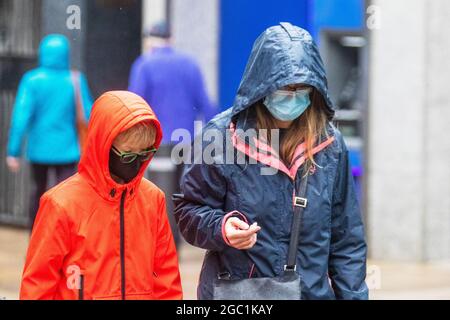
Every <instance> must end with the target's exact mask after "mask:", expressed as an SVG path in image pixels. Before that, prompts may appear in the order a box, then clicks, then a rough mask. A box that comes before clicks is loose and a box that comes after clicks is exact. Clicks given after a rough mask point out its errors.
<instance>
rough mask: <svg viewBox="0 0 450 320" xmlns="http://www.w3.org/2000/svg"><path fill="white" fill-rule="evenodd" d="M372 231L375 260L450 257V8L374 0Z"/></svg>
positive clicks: (420, 0) (438, 0) (413, 0)
mask: <svg viewBox="0 0 450 320" xmlns="http://www.w3.org/2000/svg"><path fill="white" fill-rule="evenodd" d="M372 4H374V5H378V6H379V8H380V10H381V11H380V12H381V25H380V28H379V29H378V30H373V31H372V33H371V52H370V55H371V61H370V72H371V73H370V80H369V83H370V85H369V92H370V97H369V103H370V110H369V118H368V120H369V131H368V135H369V140H368V161H369V163H368V197H367V198H368V228H369V247H370V255H371V257H372V258H375V259H394V260H412V261H426V260H435V259H450V165H449V164H450V139H449V138H448V136H446V135H447V133H448V124H449V123H450V121H449V119H450V95H449V89H448V83H450V64H449V63H448V61H450V37H448V35H446V33H445V30H450V20H449V19H448V14H449V13H450V2H449V1H447V0H433V1H426V0H397V1H389V0H373V1H372Z"/></svg>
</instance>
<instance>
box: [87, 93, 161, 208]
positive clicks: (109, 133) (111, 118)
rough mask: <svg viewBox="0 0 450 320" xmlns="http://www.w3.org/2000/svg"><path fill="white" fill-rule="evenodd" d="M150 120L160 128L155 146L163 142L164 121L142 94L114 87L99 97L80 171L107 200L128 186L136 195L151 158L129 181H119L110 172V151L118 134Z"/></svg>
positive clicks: (117, 197)
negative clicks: (159, 118) (161, 121)
mask: <svg viewBox="0 0 450 320" xmlns="http://www.w3.org/2000/svg"><path fill="white" fill-rule="evenodd" d="M143 121H150V122H151V123H152V124H153V125H154V127H155V129H156V139H155V143H154V147H155V148H158V147H159V145H160V144H161V139H162V130H161V125H160V123H159V121H158V119H157V118H156V116H155V114H154V113H153V111H152V109H151V108H150V106H149V105H148V104H147V103H146V102H145V101H144V100H143V99H142V98H141V97H139V96H138V95H136V94H134V93H131V92H127V91H110V92H106V93H105V94H103V95H102V96H101V97H100V98H98V99H97V101H95V103H94V106H93V108H92V113H91V118H90V120H89V127H88V133H87V138H86V146H85V149H84V151H83V154H82V156H81V160H80V164H79V172H80V174H81V175H82V176H83V177H85V178H86V179H87V180H88V182H89V184H90V185H91V186H92V187H93V188H94V189H95V190H96V191H97V193H99V194H100V196H102V197H103V198H105V199H107V200H118V199H119V198H120V194H121V193H122V191H123V190H124V189H127V190H128V191H131V192H130V195H131V197H133V196H134V194H133V190H137V189H138V186H139V184H140V182H141V180H142V177H143V176H144V173H145V170H146V168H147V166H148V164H149V163H150V161H151V159H150V160H148V161H146V162H145V163H144V164H143V165H142V167H141V169H140V171H139V173H138V175H137V176H136V177H135V178H134V179H133V180H131V181H130V182H129V183H127V184H119V183H117V182H115V181H114V180H113V179H112V177H111V174H110V172H109V152H110V149H111V146H112V144H113V141H114V139H115V138H116V137H117V135H118V134H119V133H121V132H123V131H125V130H127V129H129V128H131V127H132V126H134V125H136V124H137V123H139V122H143Z"/></svg>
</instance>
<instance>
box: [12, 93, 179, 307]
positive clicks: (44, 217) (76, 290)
mask: <svg viewBox="0 0 450 320" xmlns="http://www.w3.org/2000/svg"><path fill="white" fill-rule="evenodd" d="M142 121H151V122H152V123H153V125H154V126H155V128H156V130H157V135H156V141H155V145H154V146H155V147H158V146H159V145H160V143H161V138H162V131H161V126H160V123H159V121H158V119H157V118H156V116H155V115H154V113H153V111H152V110H151V109H150V107H149V106H148V105H147V103H145V101H144V100H143V99H142V98H140V97H139V96H137V95H135V94H133V93H130V92H125V91H114V92H107V93H105V94H103V95H102V96H101V97H100V98H99V99H98V100H97V101H96V102H95V104H94V106H93V110H92V114H91V118H90V121H89V128H88V134H87V139H86V147H85V150H84V152H83V155H82V158H81V161H80V164H79V170H78V173H76V174H75V175H73V176H72V177H70V178H69V179H67V180H65V181H63V182H62V183H60V184H59V185H57V186H56V187H54V188H52V189H51V190H49V191H48V192H46V193H45V194H44V195H43V196H42V198H41V202H40V208H39V211H38V214H37V218H36V223H35V225H34V229H33V232H32V236H31V239H30V245H29V248H28V253H27V258H26V262H25V267H24V271H23V276H22V285H21V290H20V298H21V299H181V298H182V290H181V283H180V274H179V270H178V259H177V253H176V249H175V245H174V241H173V236H172V233H171V229H170V226H169V223H168V219H167V215H166V206H165V199H164V194H163V192H162V191H161V190H160V189H158V188H157V187H156V186H155V185H154V184H153V183H151V182H150V181H148V180H146V179H145V178H143V175H144V172H145V169H146V168H147V166H148V164H149V162H150V160H149V161H147V162H146V163H144V165H143V166H142V168H141V170H140V171H139V174H138V175H137V176H136V178H134V179H133V180H132V181H130V183H128V184H123V185H122V184H118V183H116V182H115V181H114V180H113V179H112V178H111V176H110V173H109V167H108V160H109V151H110V148H111V145H112V143H113V140H114V138H115V137H116V136H117V135H118V134H119V133H120V132H122V131H125V130H127V129H129V128H130V127H132V126H134V125H135V124H137V123H138V122H142Z"/></svg>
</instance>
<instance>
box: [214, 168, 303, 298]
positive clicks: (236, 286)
mask: <svg viewBox="0 0 450 320" xmlns="http://www.w3.org/2000/svg"><path fill="white" fill-rule="evenodd" d="M307 180H308V174H307V175H306V176H305V177H304V178H302V181H301V184H300V188H299V195H300V196H297V197H295V198H294V215H293V218H292V227H291V236H290V241H289V252H288V259H287V264H286V265H285V266H284V270H283V272H282V273H281V274H280V275H279V276H276V277H273V278H269V277H264V278H250V279H239V280H230V279H229V278H230V275H229V273H226V274H227V275H228V276H227V277H223V276H222V273H221V274H219V275H218V278H217V279H215V282H214V289H213V290H214V291H213V299H214V300H300V299H301V281H300V280H301V279H300V275H299V274H298V273H297V251H298V243H299V236H300V224H301V217H302V213H303V210H304V208H305V207H306V205H307V199H306V197H305V196H306V185H307ZM219 259H220V257H219Z"/></svg>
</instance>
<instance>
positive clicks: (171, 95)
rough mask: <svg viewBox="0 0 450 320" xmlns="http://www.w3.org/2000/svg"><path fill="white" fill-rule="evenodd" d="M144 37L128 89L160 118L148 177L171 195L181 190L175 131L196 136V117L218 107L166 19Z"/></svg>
mask: <svg viewBox="0 0 450 320" xmlns="http://www.w3.org/2000/svg"><path fill="white" fill-rule="evenodd" d="M144 39H145V47H146V48H145V52H144V53H143V54H142V55H141V56H139V57H138V58H137V59H136V61H135V62H134V63H133V65H132V68H131V72H130V79H129V87H128V90H130V91H132V92H134V93H136V94H138V95H140V96H142V97H143V98H144V100H146V101H147V103H148V104H149V105H150V106H151V107H152V108H153V110H154V112H155V114H156V115H157V116H158V118H159V120H160V121H161V124H162V127H163V140H162V145H161V147H160V149H159V150H158V153H157V154H156V155H155V159H154V160H153V161H154V166H153V167H152V168H150V172H149V178H151V180H152V181H153V182H155V183H156V184H157V185H158V186H160V188H161V189H162V190H163V191H164V192H165V193H166V196H167V197H168V198H170V196H171V195H172V194H173V193H175V192H176V191H177V190H178V185H179V184H178V181H179V178H180V176H181V171H182V166H180V165H178V166H176V165H174V162H173V161H171V159H170V155H171V151H172V148H173V146H174V144H175V143H176V142H178V141H172V139H171V136H172V133H173V132H174V131H175V130H176V129H185V130H187V131H188V132H189V134H190V137H192V138H193V137H194V121H196V120H199V121H204V122H207V121H209V120H210V119H211V118H212V117H213V116H214V115H215V114H216V113H217V108H216V106H215V105H213V104H212V103H211V101H210V99H209V98H208V94H207V90H206V86H205V83H204V79H203V75H202V73H201V70H200V67H199V65H198V64H197V62H196V61H195V59H194V58H193V57H191V56H189V55H187V54H185V53H183V52H180V51H179V50H175V49H174V48H173V47H172V45H171V34H170V30H169V27H168V25H167V24H166V23H165V22H160V23H157V24H155V25H153V26H152V27H151V28H150V29H149V30H147V31H146V32H145V33H144ZM175 139H176V138H175ZM152 170H153V171H152ZM169 175H171V178H168V177H169ZM167 205H168V207H167V210H168V214H169V219H170V222H171V225H172V231H173V233H174V237H175V241H176V243H177V246H178V243H179V235H178V228H177V226H176V223H175V221H174V218H173V216H172V211H173V204H172V203H171V201H168V202H167Z"/></svg>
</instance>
